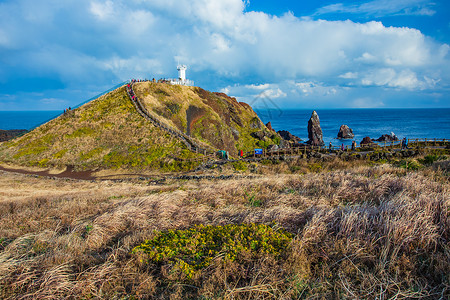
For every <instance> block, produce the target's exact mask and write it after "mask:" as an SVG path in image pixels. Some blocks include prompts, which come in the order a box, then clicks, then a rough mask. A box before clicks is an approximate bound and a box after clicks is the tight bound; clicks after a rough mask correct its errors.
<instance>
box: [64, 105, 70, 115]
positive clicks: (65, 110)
mask: <svg viewBox="0 0 450 300" xmlns="http://www.w3.org/2000/svg"><path fill="white" fill-rule="evenodd" d="M71 110H72V108H71V107H70V106H69V108H66V109H64V114H66V113H68V112H69V111H71Z"/></svg>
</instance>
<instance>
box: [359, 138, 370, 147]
mask: <svg viewBox="0 0 450 300" xmlns="http://www.w3.org/2000/svg"><path fill="white" fill-rule="evenodd" d="M372 143H373V141H372V139H371V138H370V137H368V136H366V137H365V138H363V140H362V141H361V143H359V144H360V145H370V144H372Z"/></svg>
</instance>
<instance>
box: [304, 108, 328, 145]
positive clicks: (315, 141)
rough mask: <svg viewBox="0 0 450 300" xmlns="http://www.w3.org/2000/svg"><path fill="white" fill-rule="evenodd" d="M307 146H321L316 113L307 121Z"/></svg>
mask: <svg viewBox="0 0 450 300" xmlns="http://www.w3.org/2000/svg"><path fill="white" fill-rule="evenodd" d="M308 139H309V140H308V142H307V143H308V144H309V145H313V146H323V145H324V142H323V134H322V128H320V120H319V116H318V115H317V113H316V111H313V112H312V114H311V118H310V119H309V121H308Z"/></svg>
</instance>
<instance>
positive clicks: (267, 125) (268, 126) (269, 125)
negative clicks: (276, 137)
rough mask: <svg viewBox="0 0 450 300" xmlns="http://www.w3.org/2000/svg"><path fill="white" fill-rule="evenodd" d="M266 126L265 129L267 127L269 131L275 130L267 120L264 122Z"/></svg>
mask: <svg viewBox="0 0 450 300" xmlns="http://www.w3.org/2000/svg"><path fill="white" fill-rule="evenodd" d="M266 127H267V129H269V130H270V131H273V132H275V130H274V129H273V128H272V123H270V122H268V123H267V124H266Z"/></svg>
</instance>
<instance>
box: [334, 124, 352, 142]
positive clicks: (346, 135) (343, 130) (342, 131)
mask: <svg viewBox="0 0 450 300" xmlns="http://www.w3.org/2000/svg"><path fill="white" fill-rule="evenodd" d="M354 137H355V135H354V134H353V130H352V129H351V128H350V127H348V126H347V125H341V127H340V128H339V132H338V135H337V138H338V139H352V138H354Z"/></svg>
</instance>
